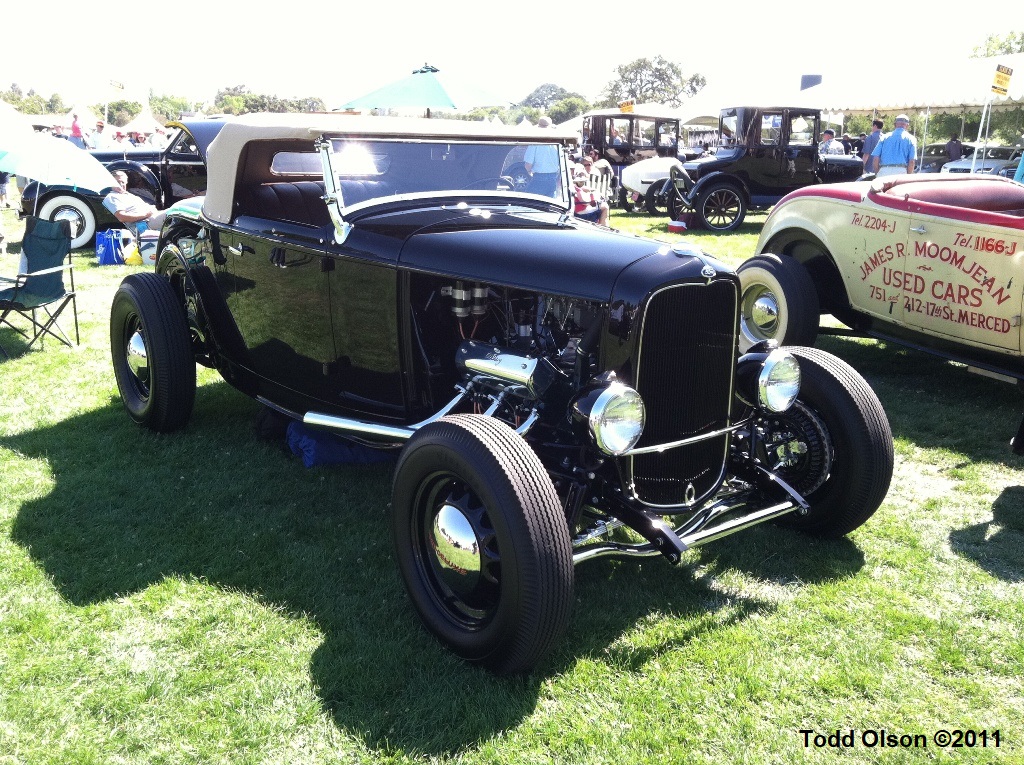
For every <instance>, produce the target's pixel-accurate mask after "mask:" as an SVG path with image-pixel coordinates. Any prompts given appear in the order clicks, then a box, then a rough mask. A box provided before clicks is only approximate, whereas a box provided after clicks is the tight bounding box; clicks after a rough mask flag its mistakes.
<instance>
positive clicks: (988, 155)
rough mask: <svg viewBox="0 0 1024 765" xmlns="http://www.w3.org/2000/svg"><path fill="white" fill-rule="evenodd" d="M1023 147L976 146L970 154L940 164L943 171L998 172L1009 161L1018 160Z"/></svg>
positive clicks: (1023, 150)
mask: <svg viewBox="0 0 1024 765" xmlns="http://www.w3.org/2000/svg"><path fill="white" fill-rule="evenodd" d="M1022 152H1024V149H1021V148H1020V147H1014V146H978V147H977V148H976V149H975V150H974V154H973V157H972V155H967V156H965V157H964V158H963V159H960V160H957V161H956V162H947V163H946V164H944V165H943V166H942V170H941V171H940V172H943V173H971V172H973V173H980V174H985V173H998V172H999V171H1000V170H1002V169H1003V168H1004V167H1006V166H1007V165H1008V164H1010V163H1011V162H1014V161H1016V160H1019V159H1020V157H1021V153H1022Z"/></svg>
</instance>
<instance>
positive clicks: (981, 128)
mask: <svg viewBox="0 0 1024 765" xmlns="http://www.w3.org/2000/svg"><path fill="white" fill-rule="evenodd" d="M991 103H992V98H991V97H986V98H985V105H984V106H983V107H982V109H981V124H979V125H978V143H981V137H982V136H983V135H984V136H985V143H984V144H982V150H981V153H982V156H985V155H986V154H988V129H987V127H986V125H985V119H986V117H989V118H991V116H992V110H991V109H990V108H989V105H990V104H991ZM977 162H978V153H977V152H976V151H975V152H973V153H972V154H971V172H972V173H973V172H974V168H975V166H976V165H977Z"/></svg>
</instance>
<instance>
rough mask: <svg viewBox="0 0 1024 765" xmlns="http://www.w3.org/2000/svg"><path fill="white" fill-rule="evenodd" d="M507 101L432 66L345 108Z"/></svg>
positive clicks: (432, 106) (441, 106)
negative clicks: (457, 79) (459, 80)
mask: <svg viewBox="0 0 1024 765" xmlns="http://www.w3.org/2000/svg"><path fill="white" fill-rule="evenodd" d="M506 103H508V101H507V100H506V99H503V98H501V97H499V96H496V95H494V94H493V93H488V92H487V91H486V90H484V89H483V88H479V87H476V86H474V85H471V84H469V83H463V82H456V81H454V80H453V79H452V78H451V77H448V76H446V75H442V74H441V72H440V71H439V70H438V69H437V68H435V67H433V66H430V65H429V64H424V65H423V66H422V67H420V68H419V69H416V70H414V71H413V73H412V74H410V75H409V76H408V77H403V78H402V79H401V80H398V81H396V82H393V83H391V84H390V85H385V86H384V87H383V88H378V89H377V90H375V91H373V92H372V93H367V94H366V95H365V96H362V97H360V98H356V99H353V100H352V101H349V102H348V103H346V104H343V105H342V107H341V108H342V109H403V108H406V109H407V108H418V109H472V108H474V107H477V106H499V105H504V104H506Z"/></svg>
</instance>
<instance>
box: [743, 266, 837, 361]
mask: <svg viewBox="0 0 1024 765" xmlns="http://www.w3.org/2000/svg"><path fill="white" fill-rule="evenodd" d="M736 273H737V274H738V275H739V277H740V350H741V351H745V350H746V349H747V348H749V347H750V346H751V345H753V344H755V343H759V342H761V341H762V340H775V341H777V342H778V344H779V345H813V344H814V340H815V338H816V337H817V336H818V321H819V318H818V310H819V309H818V293H817V291H816V290H815V288H814V282H813V281H811V277H810V276H809V275H808V273H807V270H806V269H805V268H804V267H803V266H802V265H801V264H800V263H798V262H796V261H795V260H793V258H790V257H786V256H779V255H774V254H772V253H764V254H761V255H757V256H755V257H753V258H750V259H749V260H747V261H745V262H744V263H742V264H741V265H740V267H739V268H737V269H736Z"/></svg>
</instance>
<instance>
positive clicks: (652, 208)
mask: <svg viewBox="0 0 1024 765" xmlns="http://www.w3.org/2000/svg"><path fill="white" fill-rule="evenodd" d="M663 185H664V181H655V182H654V183H652V184H651V185H650V186H648V187H647V191H646V192H645V193H644V207H645V208H646V209H647V212H648V213H650V214H651V215H654V216H656V217H658V216H661V217H664V216H665V215H668V203H667V201H666V199H665V197H664V195H662V194H661V193H660V192H661V187H662V186H663Z"/></svg>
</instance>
